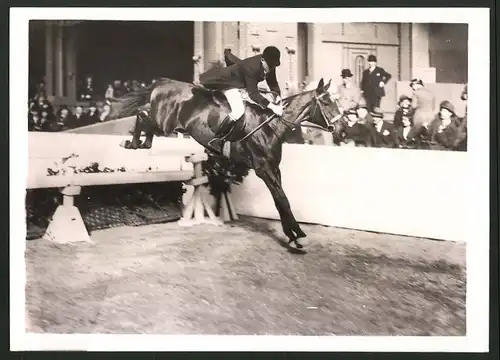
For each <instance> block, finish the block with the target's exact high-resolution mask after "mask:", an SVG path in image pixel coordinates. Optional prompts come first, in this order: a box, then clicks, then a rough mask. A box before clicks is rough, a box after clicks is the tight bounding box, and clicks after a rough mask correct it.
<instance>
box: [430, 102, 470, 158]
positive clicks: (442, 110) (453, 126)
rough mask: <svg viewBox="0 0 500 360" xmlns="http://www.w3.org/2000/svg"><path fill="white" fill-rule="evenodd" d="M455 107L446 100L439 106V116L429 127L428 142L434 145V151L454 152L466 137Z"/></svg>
mask: <svg viewBox="0 0 500 360" xmlns="http://www.w3.org/2000/svg"><path fill="white" fill-rule="evenodd" d="M460 123H461V121H460V119H459V118H458V117H457V115H456V113H455V107H454V106H453V104H452V103H450V102H449V101H448V100H445V101H443V102H441V104H440V105H439V114H438V116H436V118H435V120H434V121H433V122H432V123H431V125H430V126H429V135H430V140H431V142H433V143H436V147H435V149H436V150H456V147H457V144H459V143H460V142H461V141H462V140H463V139H464V138H465V136H466V133H465V132H464V130H463V129H462V128H461V126H460Z"/></svg>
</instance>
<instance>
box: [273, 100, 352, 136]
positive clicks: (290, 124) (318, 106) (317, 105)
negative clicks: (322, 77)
mask: <svg viewBox="0 0 500 360" xmlns="http://www.w3.org/2000/svg"><path fill="white" fill-rule="evenodd" d="M327 94H328V93H327V92H324V93H322V94H320V95H315V96H313V98H312V99H311V100H309V101H308V102H307V103H306V104H305V105H304V106H302V108H301V109H300V110H299V112H298V114H297V116H296V118H295V121H294V122H291V121H287V120H285V119H283V118H282V117H280V118H279V120H280V121H281V122H283V123H284V124H285V125H287V126H288V127H291V128H298V127H309V128H313V129H318V130H322V131H329V130H328V128H329V127H333V129H334V130H335V122H336V121H337V120H338V119H340V118H341V117H342V114H341V113H340V114H338V115H337V116H335V117H334V118H333V119H332V120H331V122H328V116H327V115H326V113H325V110H324V107H323V104H322V103H321V100H320V99H321V98H322V97H323V96H325V95H327ZM335 103H336V104H337V106H338V101H337V100H336V99H335ZM312 106H314V107H313V108H312V114H311V115H309V118H311V119H312V118H314V115H315V114H316V111H317V110H318V109H319V112H320V114H321V118H322V119H323V121H324V122H325V125H326V126H325V127H322V126H320V125H315V124H310V125H305V124H302V123H297V120H298V119H299V117H300V116H301V115H302V114H303V113H304V112H305V111H306V110H307V109H308V108H310V107H312ZM302 121H303V120H302ZM302 121H301V122H302Z"/></svg>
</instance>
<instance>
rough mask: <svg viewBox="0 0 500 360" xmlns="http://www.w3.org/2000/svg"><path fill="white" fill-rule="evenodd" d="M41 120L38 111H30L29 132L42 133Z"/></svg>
mask: <svg viewBox="0 0 500 360" xmlns="http://www.w3.org/2000/svg"><path fill="white" fill-rule="evenodd" d="M40 130H41V119H40V113H39V112H38V110H37V109H32V110H30V112H29V114H28V131H40Z"/></svg>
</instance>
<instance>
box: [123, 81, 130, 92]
mask: <svg viewBox="0 0 500 360" xmlns="http://www.w3.org/2000/svg"><path fill="white" fill-rule="evenodd" d="M123 91H124V94H128V93H129V92H131V91H132V87H131V86H130V81H128V80H125V81H124V82H123Z"/></svg>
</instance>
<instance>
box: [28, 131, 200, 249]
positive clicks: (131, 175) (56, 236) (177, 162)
mask: <svg viewBox="0 0 500 360" xmlns="http://www.w3.org/2000/svg"><path fill="white" fill-rule="evenodd" d="M129 138H130V136H113V135H93V134H92V135H88V134H68V133H30V134H29V143H28V146H29V150H28V153H29V170H28V179H27V184H26V189H39V188H61V193H62V195H63V204H62V205H61V206H59V207H58V208H57V209H56V212H55V213H54V215H53V218H52V221H51V223H50V224H49V227H48V228H47V231H46V233H45V235H44V238H45V239H47V240H51V241H55V242H59V243H68V242H78V241H90V238H89V234H88V232H87V230H86V228H85V225H84V223H83V220H82V217H81V215H80V212H79V210H78V209H77V208H76V207H75V206H74V196H76V195H78V194H80V191H81V187H83V186H95V185H112V184H132V183H149V182H167V181H169V182H170V181H175V182H178V181H182V182H185V183H188V184H191V185H192V186H191V187H192V188H193V187H194V188H196V187H201V185H203V184H204V183H206V181H205V182H204V181H201V180H199V179H198V180H197V179H193V178H194V177H195V175H197V176H196V177H198V178H199V177H200V176H201V174H199V171H197V172H196V173H197V174H195V171H194V169H195V168H199V166H200V164H198V162H200V161H202V160H203V158H200V156H199V155H197V156H194V157H193V156H189V155H190V154H195V153H200V152H202V151H203V149H202V147H201V146H200V145H199V144H197V143H196V142H194V141H192V140H181V139H175V138H174V139H166V138H158V139H155V146H154V148H153V149H149V150H128V149H124V148H122V147H120V146H119V144H120V142H121V141H122V140H125V139H129ZM72 155H76V156H75V157H72V158H71V159H70V160H69V161H68V162H70V163H71V164H70V165H73V166H75V167H85V166H87V165H90V164H91V163H93V162H96V163H98V164H99V168H102V169H103V168H106V167H108V168H110V169H118V168H123V169H124V170H125V171H124V172H118V171H114V172H104V173H102V172H100V173H74V171H72V169H71V167H68V166H67V164H66V165H65V164H60V163H61V160H62V158H65V157H71V156H72ZM186 155H188V156H186ZM57 163H59V164H57ZM48 168H51V169H55V170H59V171H62V169H65V170H66V172H65V173H64V174H58V175H49V174H48V171H47V169H48ZM195 180H196V181H195ZM193 181H194V183H193ZM198 192H199V191H197V193H198ZM192 193H194V190H193V189H191V194H192ZM189 195H190V194H188V195H187V196H184V199H185V201H186V202H188V201H189V198H188V196H189ZM202 205H203V203H199V202H197V203H196V204H193V205H192V206H193V207H197V206H198V207H199V206H202ZM199 213H200V211H199V210H198V211H197V212H196V214H197V216H195V218H196V219H194V220H197V221H198V222H201V221H202V220H203V217H200V215H199ZM189 216H191V215H189ZM182 220H184V221H183V224H186V223H188V221H187V220H190V219H182ZM195 222H196V221H192V222H190V224H194V223H195Z"/></svg>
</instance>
